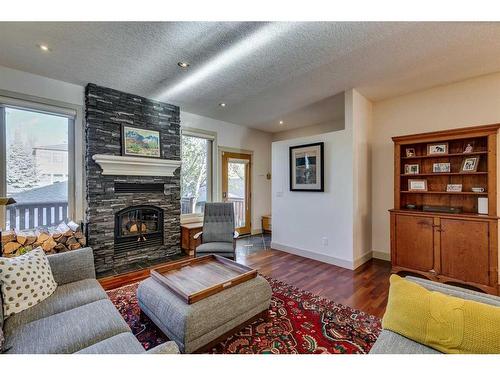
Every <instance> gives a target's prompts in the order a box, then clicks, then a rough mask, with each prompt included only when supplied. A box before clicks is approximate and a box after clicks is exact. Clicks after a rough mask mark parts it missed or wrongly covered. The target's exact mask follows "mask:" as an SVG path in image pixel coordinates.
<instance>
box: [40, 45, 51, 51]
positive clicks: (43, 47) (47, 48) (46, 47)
mask: <svg viewBox="0 0 500 375" xmlns="http://www.w3.org/2000/svg"><path fill="white" fill-rule="evenodd" d="M38 47H39V48H40V49H41V50H42V51H44V52H49V51H50V48H49V46H47V45H46V44H39V45H38Z"/></svg>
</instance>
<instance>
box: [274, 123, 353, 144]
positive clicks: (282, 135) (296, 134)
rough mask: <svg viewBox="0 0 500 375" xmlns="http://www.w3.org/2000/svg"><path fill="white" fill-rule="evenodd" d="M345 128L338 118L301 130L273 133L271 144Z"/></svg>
mask: <svg viewBox="0 0 500 375" xmlns="http://www.w3.org/2000/svg"><path fill="white" fill-rule="evenodd" d="M344 127H345V123H344V119H343V118H339V119H336V120H331V121H328V122H324V123H321V124H317V125H309V126H304V127H301V128H295V129H290V130H284V131H281V132H277V133H273V142H275V141H283V140H285V139H294V138H303V137H310V136H312V135H317V134H324V133H330V132H334V131H337V130H342V129H344Z"/></svg>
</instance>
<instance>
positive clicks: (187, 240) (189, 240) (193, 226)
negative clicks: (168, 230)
mask: <svg viewBox="0 0 500 375" xmlns="http://www.w3.org/2000/svg"><path fill="white" fill-rule="evenodd" d="M202 230H203V223H200V222H199V223H188V224H181V248H182V250H183V251H184V252H185V253H186V254H187V255H189V256H194V254H195V250H196V247H197V246H199V245H201V236H200V237H198V239H194V235H195V234H196V233H198V232H201V231H202Z"/></svg>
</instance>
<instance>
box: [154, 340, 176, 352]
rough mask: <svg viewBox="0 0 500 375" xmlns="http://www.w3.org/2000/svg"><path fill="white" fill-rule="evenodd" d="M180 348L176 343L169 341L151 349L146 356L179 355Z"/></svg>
mask: <svg viewBox="0 0 500 375" xmlns="http://www.w3.org/2000/svg"><path fill="white" fill-rule="evenodd" d="M179 353H180V352H179V347H178V346H177V344H176V343H175V341H167V342H164V343H163V344H160V345H158V346H155V347H154V348H151V349H149V350H148V351H147V352H146V354H179Z"/></svg>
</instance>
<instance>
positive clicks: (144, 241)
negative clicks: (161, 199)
mask: <svg viewBox="0 0 500 375" xmlns="http://www.w3.org/2000/svg"><path fill="white" fill-rule="evenodd" d="M161 245H163V210H162V209H161V208H159V207H156V206H147V205H145V206H132V207H127V208H125V209H123V210H121V211H118V212H117V213H116V214H115V253H116V252H123V251H131V250H137V249H140V248H142V247H150V246H161Z"/></svg>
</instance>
